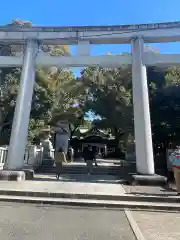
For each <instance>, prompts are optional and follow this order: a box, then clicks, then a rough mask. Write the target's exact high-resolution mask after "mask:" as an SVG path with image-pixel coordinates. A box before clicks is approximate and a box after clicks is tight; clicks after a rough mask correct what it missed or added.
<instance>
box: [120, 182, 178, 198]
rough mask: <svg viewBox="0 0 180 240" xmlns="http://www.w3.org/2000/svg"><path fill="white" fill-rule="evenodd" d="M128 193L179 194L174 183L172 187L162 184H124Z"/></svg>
mask: <svg viewBox="0 0 180 240" xmlns="http://www.w3.org/2000/svg"><path fill="white" fill-rule="evenodd" d="M123 187H124V189H125V191H126V193H128V194H133V195H144V196H148V195H156V196H163V195H165V196H173V195H177V192H176V186H175V184H173V185H172V186H171V188H165V187H161V186H129V185H123Z"/></svg>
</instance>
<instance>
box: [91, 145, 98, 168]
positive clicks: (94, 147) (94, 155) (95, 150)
mask: <svg viewBox="0 0 180 240" xmlns="http://www.w3.org/2000/svg"><path fill="white" fill-rule="evenodd" d="M92 154H93V162H94V163H95V166H96V167H97V166H98V164H97V161H96V155H97V147H96V146H92Z"/></svg>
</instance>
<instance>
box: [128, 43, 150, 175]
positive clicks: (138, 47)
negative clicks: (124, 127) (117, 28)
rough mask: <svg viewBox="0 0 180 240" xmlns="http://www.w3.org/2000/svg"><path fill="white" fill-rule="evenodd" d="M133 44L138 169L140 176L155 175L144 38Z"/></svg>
mask: <svg viewBox="0 0 180 240" xmlns="http://www.w3.org/2000/svg"><path fill="white" fill-rule="evenodd" d="M131 44H132V84H133V105H134V129H135V144H136V169H137V172H138V173H140V174H143V175H153V174H154V156H153V146H152V133H151V120H150V110H149V96H148V86H147V73H146V66H145V65H144V64H143V52H144V41H143V39H142V38H135V39H133V40H132V42H131Z"/></svg>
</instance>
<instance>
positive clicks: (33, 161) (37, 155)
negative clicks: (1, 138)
mask: <svg viewBox="0 0 180 240" xmlns="http://www.w3.org/2000/svg"><path fill="white" fill-rule="evenodd" d="M7 154H8V146H0V170H2V169H3V167H4V165H5V164H6V162H7ZM49 155H50V157H51V158H54V149H52V150H50V152H49ZM43 159H44V152H43V147H42V146H35V145H32V146H28V147H27V148H26V151H25V154H24V166H25V167H27V166H30V167H32V168H34V169H36V168H38V167H40V166H41V165H42V162H43Z"/></svg>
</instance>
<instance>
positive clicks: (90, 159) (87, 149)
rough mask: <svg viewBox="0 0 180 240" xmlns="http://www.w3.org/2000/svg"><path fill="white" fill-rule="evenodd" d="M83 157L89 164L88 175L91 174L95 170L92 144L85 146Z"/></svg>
mask: <svg viewBox="0 0 180 240" xmlns="http://www.w3.org/2000/svg"><path fill="white" fill-rule="evenodd" d="M83 158H84V161H85V163H86V166H87V171H88V175H91V174H92V171H93V151H92V148H91V146H87V147H84V149H83Z"/></svg>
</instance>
